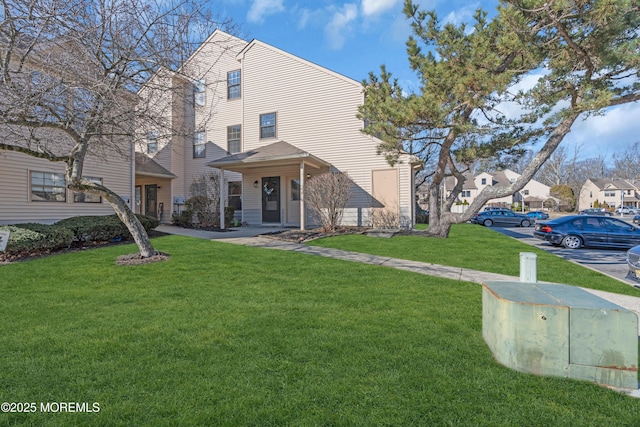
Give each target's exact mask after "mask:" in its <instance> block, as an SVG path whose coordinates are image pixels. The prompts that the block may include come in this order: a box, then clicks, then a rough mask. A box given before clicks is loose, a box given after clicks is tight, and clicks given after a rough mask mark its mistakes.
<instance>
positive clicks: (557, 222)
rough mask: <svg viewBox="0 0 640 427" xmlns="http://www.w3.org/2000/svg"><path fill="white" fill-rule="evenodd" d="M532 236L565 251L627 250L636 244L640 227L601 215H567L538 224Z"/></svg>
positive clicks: (638, 241) (639, 235) (637, 243)
mask: <svg viewBox="0 0 640 427" xmlns="http://www.w3.org/2000/svg"><path fill="white" fill-rule="evenodd" d="M533 235H534V236H535V237H537V238H538V239H542V240H546V241H547V242H549V243H551V244H552V245H556V246H560V245H562V246H564V247H565V248H569V249H578V248H580V247H583V246H585V247H599V248H625V249H627V248H631V247H633V246H636V245H640V228H638V227H636V226H635V225H631V224H629V223H628V222H625V221H622V220H619V219H616V218H609V217H602V216H591V215H571V216H565V217H562V218H557V219H553V220H551V221H545V222H541V223H539V224H538V225H536V228H535V230H534V231H533Z"/></svg>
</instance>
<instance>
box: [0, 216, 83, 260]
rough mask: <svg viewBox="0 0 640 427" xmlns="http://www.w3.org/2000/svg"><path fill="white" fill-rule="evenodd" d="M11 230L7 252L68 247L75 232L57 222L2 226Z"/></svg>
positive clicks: (16, 252) (3, 228)
mask: <svg viewBox="0 0 640 427" xmlns="http://www.w3.org/2000/svg"><path fill="white" fill-rule="evenodd" d="M0 229H1V230H6V231H9V232H10V233H11V234H10V236H9V241H8V242H7V248H6V250H5V253H6V254H11V255H13V254H19V253H23V252H47V251H52V250H55V249H62V248H68V247H69V246H71V243H72V242H73V232H72V231H71V230H70V229H68V228H66V227H64V226H60V225H57V224H54V225H48V224H34V223H27V224H15V225H7V226H3V227H0Z"/></svg>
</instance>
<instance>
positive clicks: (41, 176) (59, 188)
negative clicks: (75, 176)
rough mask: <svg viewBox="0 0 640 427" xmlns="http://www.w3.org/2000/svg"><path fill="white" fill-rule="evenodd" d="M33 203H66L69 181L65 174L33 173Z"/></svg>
mask: <svg viewBox="0 0 640 427" xmlns="http://www.w3.org/2000/svg"><path fill="white" fill-rule="evenodd" d="M31 201H32V202H66V201H67V181H66V179H65V178H64V174H63V173H54V172H40V171H31Z"/></svg>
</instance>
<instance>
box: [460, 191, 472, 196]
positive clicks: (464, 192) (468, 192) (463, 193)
mask: <svg viewBox="0 0 640 427" xmlns="http://www.w3.org/2000/svg"><path fill="white" fill-rule="evenodd" d="M462 197H471V190H462Z"/></svg>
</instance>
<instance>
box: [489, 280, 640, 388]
mask: <svg viewBox="0 0 640 427" xmlns="http://www.w3.org/2000/svg"><path fill="white" fill-rule="evenodd" d="M482 334H483V337H484V340H485V342H486V343H487V345H488V346H489V348H490V349H491V351H492V352H493V355H494V357H495V358H496V359H497V360H498V362H500V363H502V364H503V365H505V366H508V367H510V368H512V369H515V370H517V371H520V372H529V373H533V374H538V375H549V376H556V377H565V378H573V379H579V380H588V381H594V382H596V383H599V384H603V385H608V386H613V387H620V388H627V389H637V388H638V316H637V315H636V313H634V312H633V311H630V310H627V309H625V308H622V307H620V306H618V305H616V304H613V303H611V302H609V301H606V300H604V299H602V298H599V297H597V296H595V295H593V294H590V293H589V292H587V291H585V290H583V289H580V288H577V287H575V286H569V285H560V284H543V283H522V282H487V283H485V284H484V285H483V288H482Z"/></svg>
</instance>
